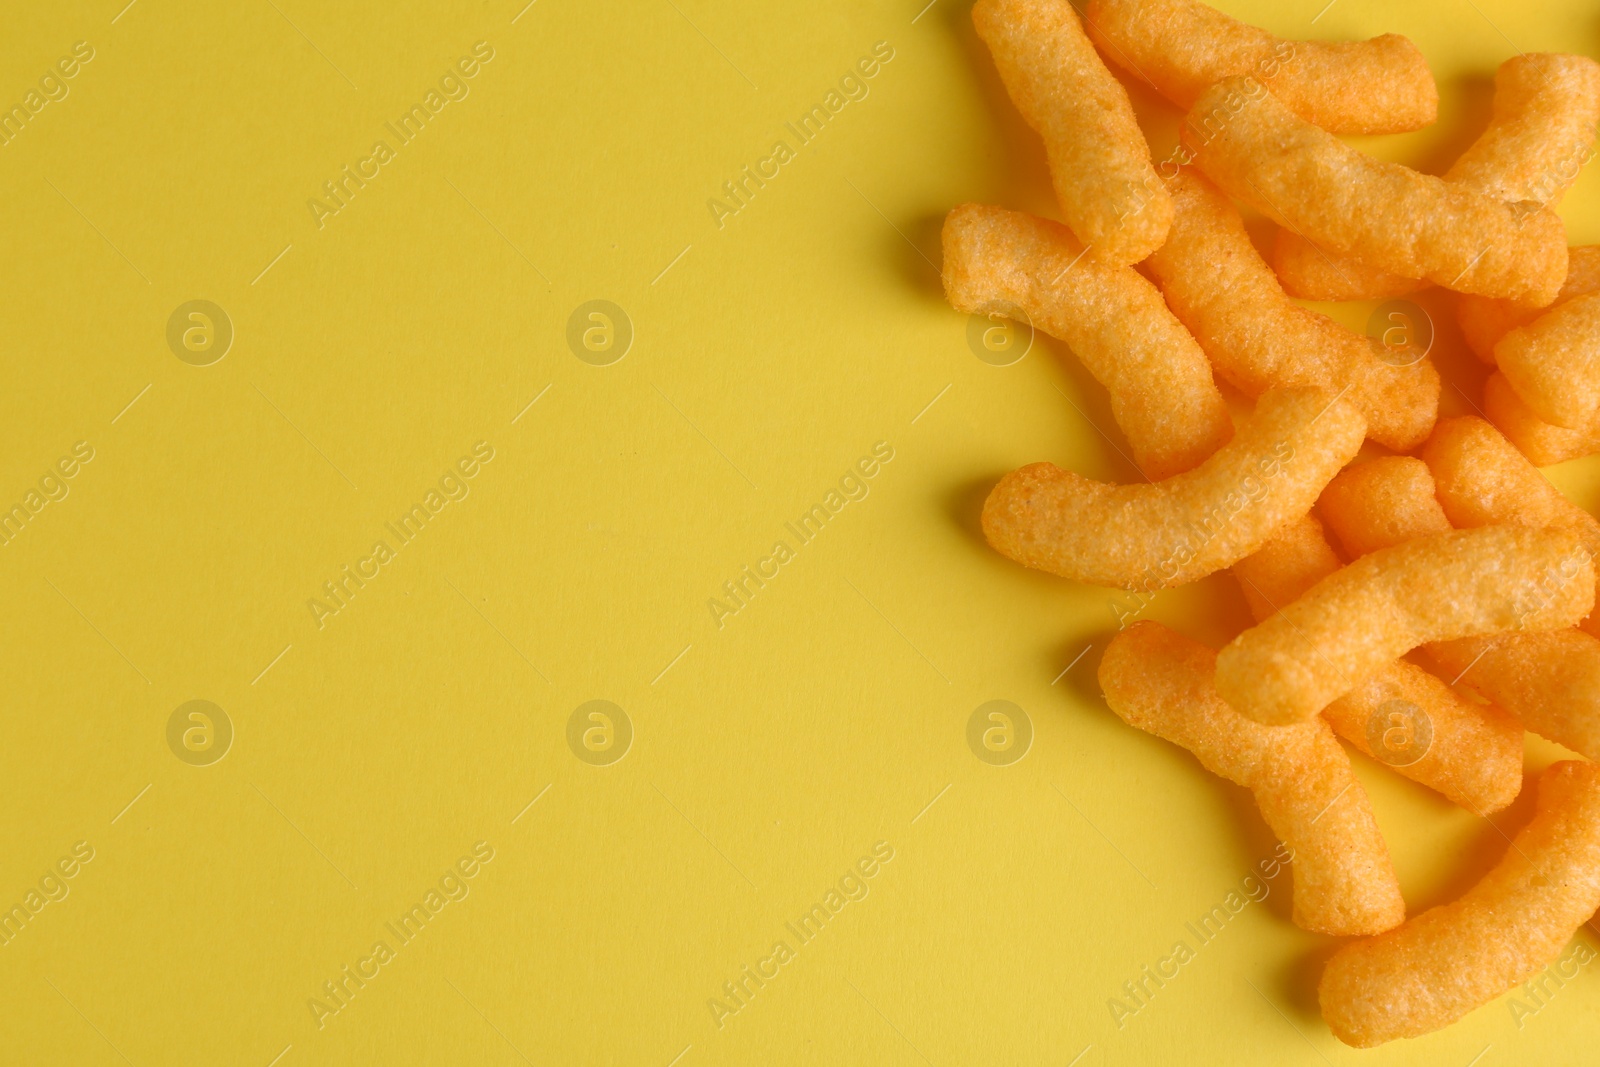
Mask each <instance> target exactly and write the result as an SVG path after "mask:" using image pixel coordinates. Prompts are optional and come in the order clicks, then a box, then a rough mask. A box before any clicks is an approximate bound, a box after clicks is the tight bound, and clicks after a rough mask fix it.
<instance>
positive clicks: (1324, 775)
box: [1100, 622, 1405, 935]
mask: <svg viewBox="0 0 1600 1067" xmlns="http://www.w3.org/2000/svg"><path fill="white" fill-rule="evenodd" d="M1215 662H1216V653H1214V652H1212V651H1211V649H1209V648H1206V647H1205V646H1204V645H1200V644H1196V643H1195V642H1193V641H1190V640H1189V639H1188V638H1186V637H1183V636H1182V635H1180V634H1177V633H1174V632H1173V631H1171V630H1169V629H1167V628H1166V627H1165V626H1162V625H1161V624H1160V623H1155V622H1138V623H1134V624H1133V625H1132V626H1130V627H1129V628H1128V629H1126V630H1124V631H1122V632H1121V633H1119V634H1118V635H1117V636H1116V637H1115V638H1113V639H1112V641H1111V644H1110V646H1109V647H1107V649H1106V652H1105V656H1104V658H1102V659H1101V661H1100V685H1101V688H1103V689H1104V690H1105V694H1106V703H1107V704H1109V705H1110V706H1111V710H1112V711H1114V712H1116V714H1117V715H1118V716H1119V717H1120V718H1122V719H1123V720H1124V721H1125V722H1127V723H1128V724H1129V725H1131V726H1136V727H1138V728H1139V729H1141V730H1144V731H1147V732H1148V733H1152V734H1155V735H1156V736H1157V737H1160V738H1164V739H1165V740H1167V741H1171V742H1172V743H1173V744H1176V745H1181V746H1183V747H1184V748H1186V749H1188V750H1189V751H1190V752H1193V753H1194V754H1195V756H1196V757H1197V758H1198V759H1199V760H1200V764H1201V766H1203V767H1205V769H1206V770H1208V771H1210V772H1211V773H1212V774H1216V775H1219V776H1221V777H1223V778H1226V779H1228V780H1229V781H1231V782H1236V783H1238V784H1239V785H1242V786H1244V787H1245V788H1247V789H1249V790H1251V791H1252V792H1253V793H1255V797H1256V804H1257V806H1258V807H1260V809H1261V815H1262V817H1263V818H1264V819H1266V821H1267V825H1268V826H1270V827H1271V828H1272V832H1273V833H1275V834H1277V835H1278V837H1279V838H1280V839H1282V840H1283V841H1284V843H1285V844H1287V845H1288V846H1289V847H1290V848H1292V849H1293V850H1294V921H1295V924H1296V925H1297V926H1300V927H1302V928H1304V929H1307V930H1315V931H1318V932H1320V933H1326V934H1339V935H1350V934H1368V933H1377V932H1380V931H1383V930H1388V929H1391V928H1393V927H1394V926H1396V925H1398V924H1399V923H1400V922H1402V921H1403V920H1404V919H1405V901H1404V900H1403V899H1401V896H1400V886H1399V883H1398V881H1397V880H1396V879H1395V874H1394V865H1393V863H1392V862H1391V861H1390V859H1389V850H1388V847H1387V846H1386V845H1385V844H1384V841H1383V835H1382V834H1380V833H1379V832H1378V824H1377V821H1376V820H1375V819H1374V818H1373V816H1372V807H1371V805H1370V803H1369V802H1368V800H1367V794H1366V791H1365V790H1364V789H1362V788H1361V783H1360V782H1359V781H1358V780H1357V779H1356V777H1355V774H1354V773H1353V772H1352V771H1351V769H1350V758H1349V757H1348V756H1346V755H1345V753H1344V749H1342V748H1340V747H1339V742H1337V741H1335V740H1334V738H1333V733H1332V731H1330V730H1329V728H1328V724H1327V723H1325V722H1323V721H1322V720H1321V719H1314V720H1312V721H1310V722H1305V723H1300V724H1298V725H1295V726H1262V725H1261V724H1260V723H1256V722H1252V721H1250V720H1249V719H1246V718H1245V717H1243V716H1242V715H1240V714H1239V713H1238V712H1236V711H1234V710H1233V709H1232V708H1230V707H1228V705H1227V704H1225V703H1223V701H1222V699H1221V698H1220V697H1218V696H1217V692H1216V689H1215V687H1214V686H1213V685H1212V681H1211V679H1212V674H1213V671H1214V669H1215Z"/></svg>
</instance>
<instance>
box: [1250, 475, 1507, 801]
mask: <svg viewBox="0 0 1600 1067" xmlns="http://www.w3.org/2000/svg"><path fill="white" fill-rule="evenodd" d="M1353 469H1359V468H1349V469H1347V470H1346V471H1345V472H1344V473H1343V474H1341V475H1340V476H1339V477H1340V478H1343V477H1344V476H1345V475H1347V474H1349V473H1350V470H1353ZM1424 473H1426V470H1424ZM1338 480H1339V479H1338V478H1336V479H1334V481H1335V482H1337V481H1338ZM1329 488H1330V489H1331V488H1332V487H1331V486H1330V487H1329ZM1327 495H1328V493H1327V491H1326V490H1325V491H1324V492H1323V499H1324V501H1326V499H1327ZM1340 566H1341V564H1340V562H1339V558H1338V557H1337V556H1335V555H1334V553H1333V549H1332V548H1330V547H1329V546H1328V542H1327V539H1326V538H1325V537H1324V536H1323V533H1322V524H1321V523H1319V522H1318V521H1317V520H1316V518H1315V517H1314V516H1312V515H1306V516H1304V517H1303V518H1301V519H1299V520H1297V521H1295V522H1292V523H1290V524H1289V525H1288V526H1286V527H1284V530H1283V532H1282V533H1280V534H1279V535H1278V536H1277V537H1275V538H1273V539H1272V540H1271V541H1268V542H1267V543H1266V544H1265V545H1263V546H1262V547H1261V550H1260V551H1258V552H1256V553H1255V555H1253V556H1246V557H1245V558H1244V559H1242V560H1240V561H1239V562H1238V563H1235V564H1234V565H1233V573H1234V576H1235V577H1236V578H1238V579H1239V585H1240V588H1241V589H1242V590H1243V591H1244V595H1245V600H1246V601H1248V602H1249V604H1250V611H1251V613H1252V614H1253V615H1254V616H1255V619H1256V621H1257V622H1260V621H1262V620H1263V619H1266V618H1268V617H1269V616H1271V615H1273V614H1274V613H1275V612H1276V611H1277V610H1278V607H1277V606H1278V605H1279V604H1288V603H1291V602H1292V601H1294V600H1295V599H1296V598H1298V597H1299V596H1300V594H1301V593H1303V592H1305V591H1306V590H1307V589H1309V588H1311V586H1313V585H1315V584H1316V583H1317V582H1318V581H1320V580H1321V579H1323V578H1325V577H1327V576H1328V575H1329V574H1332V573H1333V572H1334V571H1336V570H1338V569H1339V567H1340ZM1322 717H1323V718H1324V719H1326V720H1327V722H1328V725H1329V726H1332V727H1333V731H1334V733H1336V734H1338V735H1339V736H1340V737H1342V738H1344V739H1345V740H1346V741H1348V742H1350V744H1352V745H1354V746H1355V747H1356V749H1358V750H1359V751H1360V752H1362V753H1363V754H1364V755H1367V756H1370V757H1372V758H1373V759H1376V760H1378V761H1380V762H1382V763H1386V764H1388V765H1389V766H1390V767H1392V768H1393V769H1394V770H1395V771H1396V772H1397V773H1399V774H1402V775H1404V776H1405V777H1407V778H1410V779H1411V780H1412V781H1415V782H1419V783H1421V784H1422V785H1425V786H1427V787H1428V788H1430V789H1434V790H1436V791H1438V792H1439V793H1442V794H1443V795H1444V796H1445V797H1447V798H1448V799H1449V800H1451V801H1453V802H1455V803H1456V804H1459V805H1461V806H1462V807H1464V808H1466V809H1467V810H1469V811H1473V812H1477V813H1478V814H1487V813H1489V812H1492V811H1499V810H1500V809H1501V808H1503V807H1505V806H1506V805H1507V804H1509V803H1511V801H1512V800H1514V799H1515V798H1516V795H1517V793H1518V792H1519V791H1520V790H1521V788H1522V726H1521V724H1519V723H1518V722H1517V720H1516V719H1514V718H1513V717H1512V716H1510V715H1508V714H1506V713H1505V712H1504V711H1502V710H1501V709H1500V708H1498V707H1496V706H1494V705H1492V704H1490V705H1486V706H1480V705H1477V704H1473V703H1472V702H1470V701H1468V700H1466V699H1464V698H1462V697H1461V696H1458V695H1457V694H1456V692H1455V691H1454V690H1453V689H1451V688H1450V687H1449V686H1447V685H1445V684H1444V683H1443V682H1441V681H1440V680H1439V679H1437V678H1435V677H1434V676H1433V675H1431V674H1429V673H1428V672H1427V671H1425V670H1423V669H1422V668H1421V667H1418V666H1417V665H1416V664H1414V663H1409V662H1407V661H1406V660H1403V659H1399V660H1394V661H1393V662H1391V663H1388V664H1385V665H1384V666H1382V667H1379V668H1378V669H1377V670H1375V671H1373V672H1372V673H1371V674H1370V675H1368V676H1367V677H1366V678H1365V679H1363V680H1362V681H1361V682H1360V683H1359V684H1357V685H1356V687H1355V688H1354V689H1352V690H1350V692H1348V693H1346V694H1345V695H1344V696H1342V697H1340V698H1339V699H1337V700H1335V701H1334V702H1333V703H1331V704H1329V705H1328V706H1327V707H1325V708H1323V709H1322Z"/></svg>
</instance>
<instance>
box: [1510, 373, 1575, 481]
mask: <svg viewBox="0 0 1600 1067" xmlns="http://www.w3.org/2000/svg"><path fill="white" fill-rule="evenodd" d="M1483 413H1484V414H1485V415H1487V416H1489V421H1490V422H1492V423H1494V425H1495V429H1497V430H1499V431H1500V432H1501V433H1503V434H1505V435H1506V439H1507V440H1509V441H1510V442H1511V443H1512V444H1514V445H1516V446H1517V450H1518V451H1520V452H1521V453H1522V454H1523V455H1524V456H1527V457H1528V460H1529V462H1531V463H1532V464H1533V465H1534V466H1535V467H1549V466H1553V465H1554V464H1557V463H1565V462H1566V461H1567V460H1569V459H1578V458H1580V457H1582V456H1592V455H1594V454H1595V453H1596V452H1600V419H1594V420H1592V421H1590V422H1589V423H1588V424H1587V425H1585V426H1584V427H1583V428H1582V429H1581V430H1569V429H1567V428H1566V427H1565V426H1557V425H1555V424H1554V423H1549V422H1545V421H1544V420H1543V419H1541V418H1540V417H1539V415H1538V413H1537V412H1536V411H1534V410H1533V409H1532V408H1530V407H1529V406H1528V405H1527V403H1526V402H1524V401H1523V399H1522V398H1521V397H1520V396H1518V395H1517V391H1516V390H1515V389H1513V388H1511V383H1510V382H1508V381H1506V376H1505V375H1503V374H1501V373H1500V372H1498V371H1496V372H1495V373H1494V374H1491V375H1489V380H1488V381H1486V382H1484V383H1483Z"/></svg>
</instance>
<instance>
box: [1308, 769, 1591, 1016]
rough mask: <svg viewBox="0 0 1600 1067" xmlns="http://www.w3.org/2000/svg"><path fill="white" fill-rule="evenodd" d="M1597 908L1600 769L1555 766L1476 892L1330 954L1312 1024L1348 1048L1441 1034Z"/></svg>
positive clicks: (1509, 985) (1516, 978)
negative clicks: (1528, 816) (1318, 1015)
mask: <svg viewBox="0 0 1600 1067" xmlns="http://www.w3.org/2000/svg"><path fill="white" fill-rule="evenodd" d="M1597 906H1600V767H1596V766H1595V765H1594V764H1592V763H1579V762H1577V761H1565V762H1561V763H1555V764H1552V765H1551V767H1550V769H1549V770H1547V771H1545V772H1544V774H1543V775H1541V776H1540V778H1539V800H1538V811H1537V812H1536V813H1535V814H1534V817H1533V819H1532V821H1530V822H1529V823H1528V825H1527V826H1525V827H1523V828H1522V830H1521V832H1520V833H1518V834H1517V836H1516V839H1515V840H1514V841H1513V842H1512V844H1511V847H1510V848H1509V849H1507V850H1506V853H1505V856H1504V857H1503V858H1502V859H1501V860H1500V862H1499V864H1498V865H1496V867H1495V868H1494V870H1492V871H1490V872H1489V873H1488V874H1486V875H1485V876H1484V877H1483V879H1482V880H1481V881H1479V882H1478V884H1477V885H1475V886H1473V887H1472V888H1471V889H1469V890H1467V892H1466V893H1465V894H1464V895H1463V896H1462V897H1461V898H1460V899H1458V900H1455V901H1452V902H1451V903H1449V904H1441V905H1440V906H1439V907H1436V908H1430V909H1429V910H1427V911H1425V912H1423V913H1422V914H1421V915H1418V916H1416V917H1415V918H1413V919H1411V920H1410V921H1409V922H1406V923H1405V924H1404V925H1402V926H1399V927H1397V928H1395V929H1393V930H1390V931H1388V932H1387V933H1383V934H1380V935H1378V936H1377V937H1373V938H1370V939H1368V940H1365V941H1357V942H1355V943H1353V944H1350V945H1346V946H1345V947H1344V948H1341V949H1340V950H1339V951H1338V952H1337V953H1335V954H1334V956H1333V958H1332V959H1331V960H1329V961H1328V966H1327V968H1326V969H1325V970H1324V971H1323V973H1322V982H1321V984H1320V986H1319V988H1318V996H1319V999H1320V1000H1321V1003H1322V1017H1323V1018H1324V1019H1326V1020H1327V1022H1328V1026H1329V1027H1331V1028H1332V1030H1333V1033H1334V1036H1336V1037H1338V1038H1339V1040H1340V1041H1343V1042H1344V1043H1345V1044H1347V1045H1354V1046H1355V1047H1357V1048H1371V1047H1372V1046H1374V1045H1381V1044H1383V1043H1384V1042H1385V1041H1392V1040H1394V1039H1395V1038H1397V1037H1419V1036H1421V1035H1422V1034H1426V1033H1430V1032H1432V1031H1434V1030H1438V1029H1440V1028H1441V1027H1444V1026H1448V1025H1449V1024H1450V1023H1452V1022H1454V1021H1455V1020H1457V1019H1459V1018H1461V1017H1462V1016H1463V1015H1466V1014H1467V1013H1468V1012H1470V1011H1472V1010H1473V1009H1474V1008H1477V1007H1479V1006H1481V1005H1483V1004H1487V1003H1488V1002H1489V1001H1491V1000H1493V999H1494V998H1495V997H1498V996H1499V995H1500V994H1502V993H1504V992H1506V991H1507V990H1510V989H1513V988H1515V987H1516V986H1517V984H1518V983H1520V982H1522V981H1524V980H1525V979H1528V978H1531V977H1532V976H1533V975H1535V974H1538V973H1539V972H1540V971H1542V970H1543V969H1544V968H1546V967H1548V966H1549V965H1550V964H1552V963H1554V962H1555V961H1556V959H1557V957H1559V956H1560V954H1561V950H1562V949H1563V948H1564V947H1565V946H1566V944H1567V943H1568V942H1569V941H1570V940H1571V939H1572V935H1573V934H1574V933H1575V932H1576V931H1577V930H1578V928H1579V927H1580V926H1582V925H1583V924H1584V923H1585V922H1587V921H1588V919H1589V917H1590V916H1591V915H1592V914H1593V913H1594V910H1595V908H1596V907H1597Z"/></svg>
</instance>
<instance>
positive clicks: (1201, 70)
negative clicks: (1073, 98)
mask: <svg viewBox="0 0 1600 1067" xmlns="http://www.w3.org/2000/svg"><path fill="white" fill-rule="evenodd" d="M1084 22H1085V23H1086V24H1087V26H1088V30H1089V36H1090V37H1091V38H1092V39H1093V40H1094V42H1095V43H1096V44H1097V45H1099V46H1100V50H1101V52H1103V53H1104V54H1105V55H1106V56H1107V57H1109V58H1110V59H1111V61H1112V62H1114V63H1116V64H1118V65H1119V66H1121V67H1122V68H1123V69H1125V70H1127V71H1128V73H1130V74H1132V75H1134V76H1135V77H1137V78H1140V79H1141V80H1145V81H1148V82H1150V84H1152V85H1153V86H1155V88H1156V89H1157V90H1158V91H1159V92H1160V93H1161V95H1163V96H1165V97H1166V98H1167V99H1168V100H1171V101H1172V102H1173V103H1175V104H1177V105H1178V106H1179V107H1183V108H1187V107H1190V106H1191V105H1193V104H1194V102H1195V100H1196V99H1197V98H1198V97H1199V96H1200V94H1201V93H1203V92H1205V90H1206V89H1207V88H1208V87H1210V86H1211V85H1213V84H1214V83H1216V82H1219V81H1221V80H1222V79H1223V78H1228V77H1232V76H1234V75H1247V74H1253V75H1255V76H1256V77H1258V78H1259V79H1260V80H1261V81H1263V82H1264V83H1266V86H1267V88H1269V89H1271V90H1272V95H1273V96H1276V97H1277V98H1278V99H1280V100H1282V101H1283V102H1284V104H1285V105H1286V106H1287V107H1288V108H1289V109H1290V110H1291V111H1293V112H1294V113H1295V114H1297V115H1299V116H1300V117H1301V118H1303V119H1305V120H1306V121H1307V122H1314V123H1316V124H1317V125H1318V126H1321V127H1322V128H1323V129H1325V130H1328V131H1330V132H1332V133H1404V132H1406V131H1408V130H1420V129H1421V128H1422V127H1424V126H1427V125H1430V124H1432V123H1433V121H1434V120H1435V119H1436V118H1438V115H1439V90H1438V87H1437V86H1435V85H1434V81H1433V74H1432V73H1431V72H1430V71H1429V70H1428V63H1427V60H1425V59H1423V58H1422V52H1421V51H1420V50H1419V49H1418V48H1417V46H1416V45H1414V44H1412V43H1411V42H1410V41H1409V40H1407V39H1406V38H1404V37H1401V36H1400V35H1398V34H1393V33H1386V34H1384V35H1383V36H1382V37H1374V38H1372V39H1371V40H1369V41H1285V40H1281V39H1280V38H1277V37H1274V36H1273V35H1272V34H1270V33H1268V32H1267V31H1266V30H1263V29H1259V28H1257V27H1255V26H1250V25H1247V24H1245V23H1243V22H1239V21H1237V20H1235V19H1231V18H1229V17H1228V16H1227V15H1224V14H1223V13H1222V12H1220V11H1218V10H1216V9H1215V8H1211V7H1207V6H1206V5H1205V4H1199V3H1194V2H1193V0H1089V2H1088V3H1087V4H1085V5H1084Z"/></svg>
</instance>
